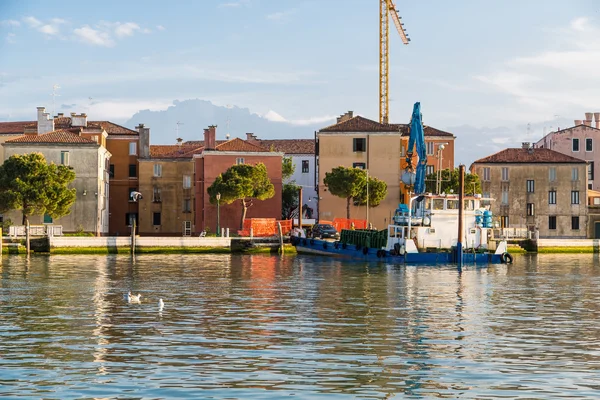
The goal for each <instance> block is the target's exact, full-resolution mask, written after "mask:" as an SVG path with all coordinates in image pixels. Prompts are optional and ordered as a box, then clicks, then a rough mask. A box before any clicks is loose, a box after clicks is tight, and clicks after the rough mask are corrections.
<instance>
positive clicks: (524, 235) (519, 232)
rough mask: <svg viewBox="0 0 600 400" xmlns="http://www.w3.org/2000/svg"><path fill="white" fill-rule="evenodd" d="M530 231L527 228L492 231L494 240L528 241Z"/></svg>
mask: <svg viewBox="0 0 600 400" xmlns="http://www.w3.org/2000/svg"><path fill="white" fill-rule="evenodd" d="M530 233H531V231H530V230H528V229H527V228H496V229H494V237H495V238H503V239H530V238H531V235H530Z"/></svg>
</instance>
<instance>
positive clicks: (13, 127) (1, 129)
mask: <svg viewBox="0 0 600 400" xmlns="http://www.w3.org/2000/svg"><path fill="white" fill-rule="evenodd" d="M28 124H30V122H29V121H18V122H0V134H8V135H22V134H23V131H24V130H25V127H26V126H27V125H28Z"/></svg>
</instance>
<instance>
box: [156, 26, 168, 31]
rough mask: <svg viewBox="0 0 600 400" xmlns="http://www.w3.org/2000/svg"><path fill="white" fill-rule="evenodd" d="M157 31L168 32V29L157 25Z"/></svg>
mask: <svg viewBox="0 0 600 400" xmlns="http://www.w3.org/2000/svg"><path fill="white" fill-rule="evenodd" d="M156 29H158V30H159V31H164V30H166V29H167V28H165V27H164V26H162V25H156Z"/></svg>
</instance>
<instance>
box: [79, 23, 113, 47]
mask: <svg viewBox="0 0 600 400" xmlns="http://www.w3.org/2000/svg"><path fill="white" fill-rule="evenodd" d="M73 33H74V34H75V35H76V36H77V37H78V38H79V40H81V41H82V42H84V43H87V44H92V45H96V46H104V47H112V46H114V45H115V42H114V41H113V40H112V39H111V38H110V36H109V34H108V33H106V32H102V31H100V30H96V29H93V28H90V27H89V26H87V25H86V26H83V27H81V28H77V29H75V30H73Z"/></svg>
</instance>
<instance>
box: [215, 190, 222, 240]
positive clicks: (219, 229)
mask: <svg viewBox="0 0 600 400" xmlns="http://www.w3.org/2000/svg"><path fill="white" fill-rule="evenodd" d="M216 197H217V236H221V207H220V202H221V193H217V196H216Z"/></svg>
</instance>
